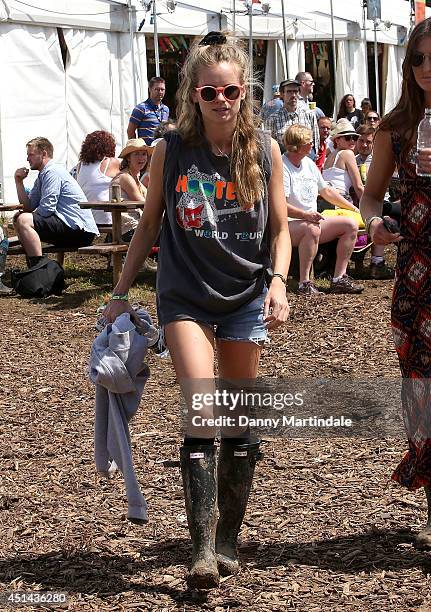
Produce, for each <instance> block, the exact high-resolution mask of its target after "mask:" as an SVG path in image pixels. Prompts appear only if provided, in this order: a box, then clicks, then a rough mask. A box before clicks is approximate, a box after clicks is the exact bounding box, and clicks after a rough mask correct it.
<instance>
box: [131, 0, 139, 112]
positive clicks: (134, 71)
mask: <svg viewBox="0 0 431 612" xmlns="http://www.w3.org/2000/svg"><path fill="white" fill-rule="evenodd" d="M133 10H134V9H133V6H132V0H129V31H130V53H131V55H132V77H133V101H134V103H135V105H136V104H137V103H138V90H137V86H136V63H135V26H134V21H133Z"/></svg>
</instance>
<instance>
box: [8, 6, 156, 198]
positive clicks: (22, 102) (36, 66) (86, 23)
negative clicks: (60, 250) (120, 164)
mask: <svg viewBox="0 0 431 612" xmlns="http://www.w3.org/2000/svg"><path fill="white" fill-rule="evenodd" d="M33 5H34V6H33ZM36 5H38V6H36ZM132 17H133V13H132ZM133 28H134V25H133ZM62 46H63V52H62ZM134 47H135V48H134V52H135V59H136V66H135V82H136V87H137V97H138V98H140V99H142V97H143V96H144V95H146V88H147V78H146V55H145V38H144V37H137V39H136V41H135V45H134ZM66 50H67V53H66ZM0 56H1V58H2V61H1V62H0V81H1V83H2V87H1V98H0V181H1V183H2V186H3V197H4V201H8V202H13V201H15V200H16V192H15V184H14V179H13V175H14V171H15V169H16V168H17V167H19V166H22V165H24V164H25V162H26V150H25V143H26V142H28V140H30V139H31V138H33V137H35V136H46V137H47V138H49V139H50V140H51V141H52V143H53V144H54V155H55V158H56V159H57V160H59V161H61V162H64V163H65V164H66V166H67V167H69V168H70V167H72V166H73V165H74V164H75V163H76V161H77V156H78V153H79V149H80V146H81V142H82V140H83V138H84V137H85V135H86V134H87V133H88V132H92V131H94V130H97V129H106V130H109V131H111V132H112V133H113V134H114V136H115V138H116V141H117V143H118V146H119V147H120V146H121V145H122V144H123V142H124V139H125V133H126V127H127V120H128V115H129V114H130V112H131V109H132V108H133V105H134V102H135V100H134V86H133V75H132V61H131V58H132V53H131V37H130V34H129V11H128V7H127V2H126V0H125V1H124V2H119V1H116V2H113V1H109V0H74V1H68V0H38V1H37V2H36V1H35V0H28V2H27V1H26V2H20V1H19V0H7V1H6V0H1V1H0Z"/></svg>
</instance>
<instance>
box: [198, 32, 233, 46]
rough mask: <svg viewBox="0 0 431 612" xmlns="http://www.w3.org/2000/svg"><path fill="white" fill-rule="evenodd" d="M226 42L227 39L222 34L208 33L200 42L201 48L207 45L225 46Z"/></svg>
mask: <svg viewBox="0 0 431 612" xmlns="http://www.w3.org/2000/svg"><path fill="white" fill-rule="evenodd" d="M226 42H227V38H226V36H225V35H224V34H222V33H221V32H208V34H207V35H206V36H204V37H203V38H202V40H201V41H200V43H199V47H204V46H206V45H225V44H226Z"/></svg>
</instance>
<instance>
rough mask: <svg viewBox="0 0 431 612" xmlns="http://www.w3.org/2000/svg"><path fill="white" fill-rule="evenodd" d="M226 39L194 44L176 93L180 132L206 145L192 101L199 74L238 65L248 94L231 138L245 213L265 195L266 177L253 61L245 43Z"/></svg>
mask: <svg viewBox="0 0 431 612" xmlns="http://www.w3.org/2000/svg"><path fill="white" fill-rule="evenodd" d="M221 34H222V35H224V36H225V37H226V42H225V43H222V44H209V45H199V42H195V43H194V45H193V46H192V47H191V48H190V51H189V54H188V56H187V59H186V61H185V63H184V65H183V67H182V70H181V79H180V85H179V88H178V91H177V116H178V121H177V131H178V133H179V134H180V136H181V138H182V139H183V140H184V142H185V143H187V144H189V145H192V146H196V145H200V144H202V143H203V142H205V130H204V125H203V121H202V114H201V111H200V108H199V105H198V104H195V103H194V102H193V99H192V93H194V90H195V87H197V85H198V79H199V71H200V69H201V68H203V67H207V66H213V65H214V64H219V63H220V62H229V63H232V64H235V66H237V68H238V72H239V81H240V84H241V85H244V86H245V91H246V95H245V98H244V100H242V101H241V106H240V110H239V113H238V119H237V124H236V127H235V131H234V134H233V139H232V155H231V161H230V170H231V175H232V180H233V181H234V183H235V184H236V197H237V200H238V204H239V205H240V206H241V208H242V209H243V210H248V209H250V208H253V206H254V203H255V202H256V201H258V200H259V199H260V198H261V197H262V195H263V193H264V178H263V171H262V167H261V159H262V154H261V150H260V147H259V142H258V139H257V136H256V127H257V122H256V119H255V116H254V113H253V106H252V99H251V95H250V85H252V84H253V85H255V82H252V74H251V71H250V62H249V58H248V55H247V53H246V52H245V50H244V48H243V46H242V43H241V42H240V41H239V40H238V39H237V38H234V37H233V36H231V35H230V33H229V32H221Z"/></svg>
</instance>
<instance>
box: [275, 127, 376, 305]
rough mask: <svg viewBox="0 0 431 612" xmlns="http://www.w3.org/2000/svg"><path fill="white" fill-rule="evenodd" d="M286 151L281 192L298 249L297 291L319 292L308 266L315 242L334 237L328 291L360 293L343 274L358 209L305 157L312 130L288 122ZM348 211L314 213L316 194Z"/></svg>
mask: <svg viewBox="0 0 431 612" xmlns="http://www.w3.org/2000/svg"><path fill="white" fill-rule="evenodd" d="M284 146H285V148H286V153H285V154H284V155H283V157H282V159H283V179H284V194H285V196H286V202H287V208H288V219H289V230H290V237H291V241H292V246H294V247H298V252H299V287H298V293H300V294H302V295H314V294H318V293H321V292H320V291H319V290H318V289H317V288H316V287H315V285H314V284H313V282H312V281H311V280H310V272H311V266H312V264H313V260H314V258H315V256H316V254H317V250H318V248H319V243H322V244H324V243H326V242H331V241H332V240H337V258H336V262H335V270H334V276H333V278H332V281H331V288H330V291H331V293H360V292H361V291H363V290H364V286H363V285H360V284H358V283H355V281H354V280H353V279H352V278H350V277H349V276H348V275H347V265H348V262H349V259H350V256H351V254H352V252H353V248H354V246H355V242H356V238H357V232H358V219H357V218H355V213H356V215H358V216H359V217H360V215H359V211H358V209H357V208H356V207H355V206H354V205H353V204H352V203H351V202H349V201H348V200H346V199H345V198H343V196H342V195H341V194H340V193H339V192H338V191H337V190H336V189H334V188H333V187H331V186H330V185H328V183H326V182H325V181H324V180H323V178H322V175H321V173H320V172H319V170H318V168H317V166H316V165H315V164H314V163H313V162H312V161H311V159H309V158H308V157H307V155H308V154H309V152H310V148H311V147H312V146H313V141H312V132H311V130H310V129H309V128H307V127H305V126H302V125H298V124H296V125H292V126H291V127H289V128H288V129H287V130H286V132H285V135H284ZM318 195H320V196H321V197H323V198H324V199H325V200H327V201H328V202H330V203H331V204H333V205H334V206H337V207H339V208H340V209H346V210H348V211H351V212H350V213H348V214H350V215H352V213H353V215H352V216H344V215H343V214H342V213H341V215H340V216H338V215H337V216H328V217H325V216H324V215H322V214H320V213H319V212H317V196H318Z"/></svg>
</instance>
